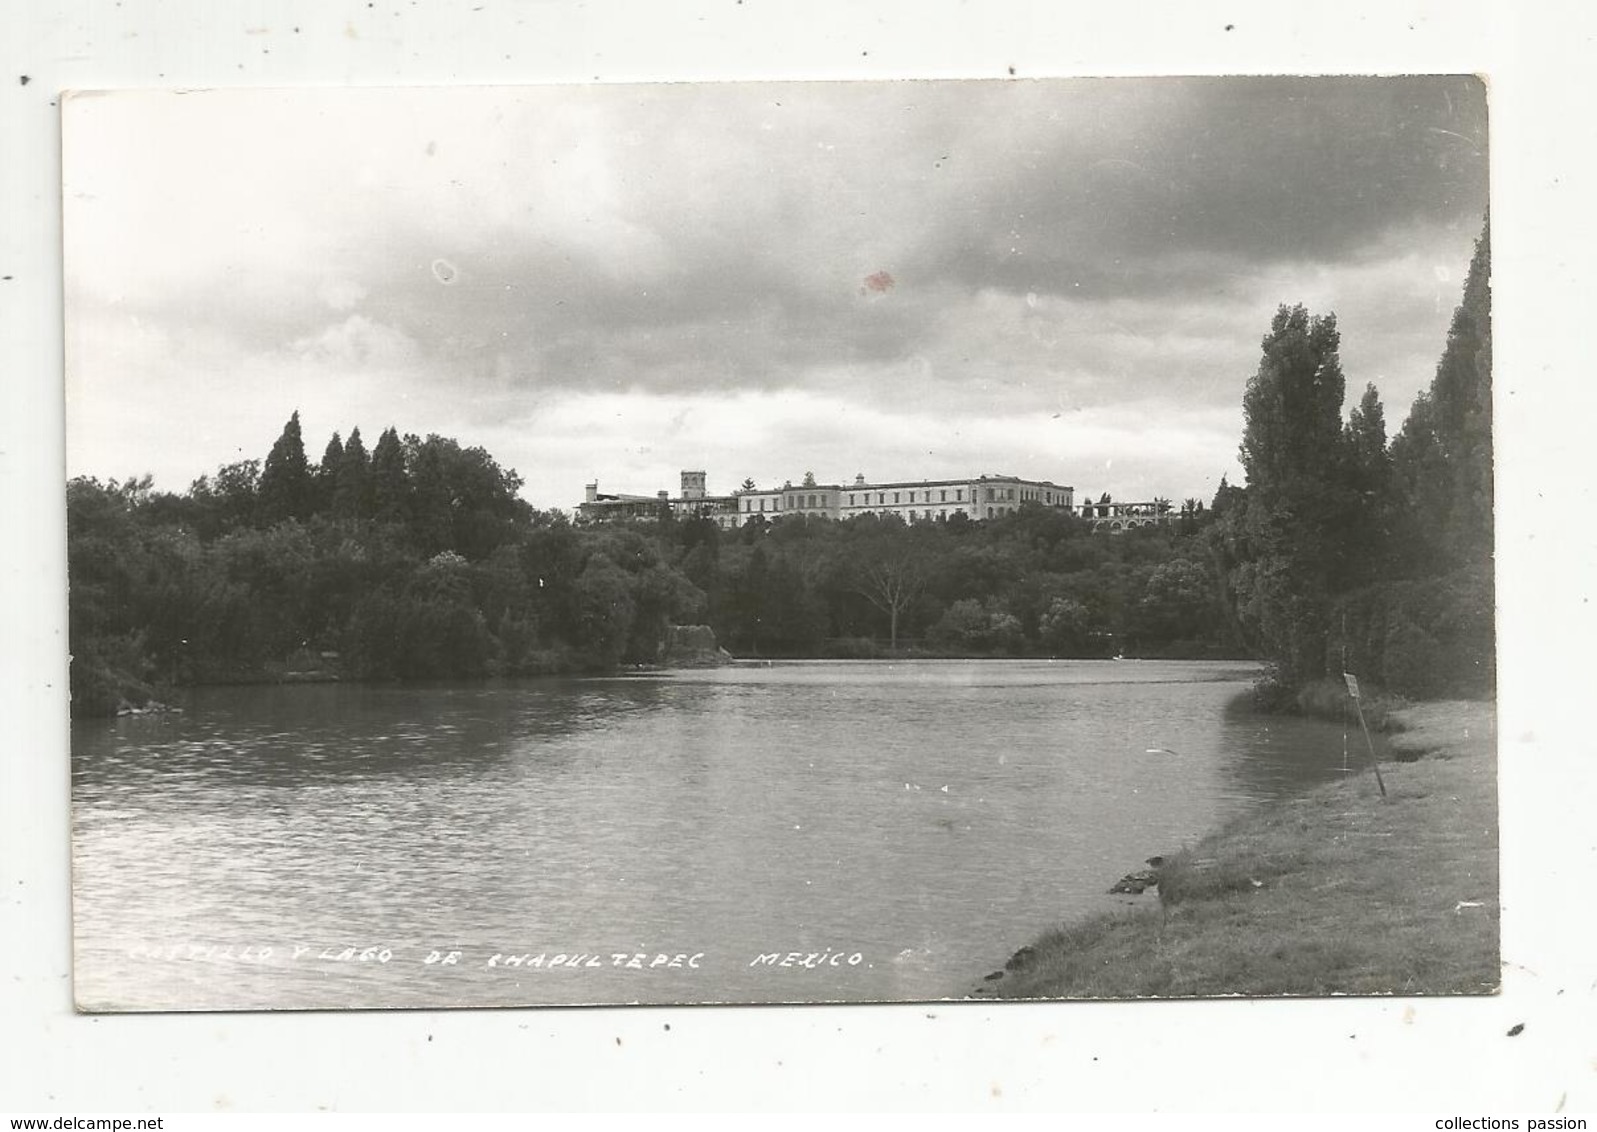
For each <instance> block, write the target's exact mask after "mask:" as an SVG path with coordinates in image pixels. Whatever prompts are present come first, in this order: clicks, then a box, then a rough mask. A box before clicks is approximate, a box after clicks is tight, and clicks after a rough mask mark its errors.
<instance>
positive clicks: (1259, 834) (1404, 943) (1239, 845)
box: [968, 701, 1501, 1001]
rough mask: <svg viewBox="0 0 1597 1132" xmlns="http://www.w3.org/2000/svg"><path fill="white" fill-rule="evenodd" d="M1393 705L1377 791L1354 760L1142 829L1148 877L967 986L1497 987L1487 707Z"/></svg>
mask: <svg viewBox="0 0 1597 1132" xmlns="http://www.w3.org/2000/svg"><path fill="white" fill-rule="evenodd" d="M1393 722H1395V723H1396V724H1397V725H1398V726H1399V727H1400V728H1401V730H1400V731H1399V733H1398V734H1396V735H1393V736H1391V739H1390V742H1391V747H1392V749H1393V753H1394V754H1395V755H1397V759H1396V760H1394V761H1388V762H1383V763H1382V764H1381V772H1382V774H1383V776H1384V777H1385V779H1386V788H1387V792H1388V795H1389V797H1388V798H1387V800H1385V801H1382V799H1381V796H1380V793H1379V791H1378V789H1377V786H1376V781H1375V778H1374V776H1373V775H1372V774H1370V773H1369V771H1368V769H1367V768H1365V769H1364V770H1363V771H1362V773H1359V774H1357V775H1356V776H1350V777H1349V778H1348V779H1347V780H1344V781H1339V782H1332V783H1328V784H1324V785H1321V786H1316V787H1313V788H1311V789H1309V790H1307V791H1305V792H1303V793H1302V794H1297V795H1293V796H1291V797H1287V798H1281V799H1278V800H1276V801H1273V802H1270V803H1267V804H1265V805H1263V806H1262V807H1260V808H1259V809H1257V810H1255V811H1253V812H1251V813H1249V814H1246V815H1244V816H1243V817H1240V818H1238V819H1236V820H1234V821H1232V822H1230V823H1228V824H1227V825H1225V826H1223V827H1221V828H1220V829H1219V830H1216V831H1215V832H1213V833H1211V834H1209V835H1207V836H1205V837H1204V838H1202V839H1201V840H1199V841H1198V842H1197V843H1195V844H1194V845H1191V846H1189V847H1183V846H1150V847H1149V851H1150V852H1155V853H1160V854H1162V860H1163V864H1162V865H1160V866H1158V867H1156V868H1155V869H1154V872H1155V873H1157V874H1158V876H1159V878H1160V882H1161V884H1160V887H1162V888H1163V889H1164V890H1165V891H1164V893H1163V895H1160V894H1159V893H1158V889H1157V888H1153V887H1150V889H1149V891H1148V893H1147V894H1146V895H1137V896H1122V897H1119V898H1118V902H1117V906H1115V907H1113V908H1110V909H1108V910H1105V911H1103V912H1100V913H1096V914H1093V915H1090V916H1088V917H1087V918H1085V919H1081V920H1076V921H1072V922H1069V923H1065V924H1062V925H1059V926H1056V927H1054V928H1052V929H1050V930H1048V931H1046V932H1044V933H1042V934H1041V935H1040V936H1039V937H1038V938H1037V939H1035V940H1034V941H1033V942H1032V943H1030V944H1028V945H1027V946H1025V947H1022V948H1021V949H1020V950H1019V951H1017V952H1015V954H1014V955H1013V956H1011V957H1010V958H1009V960H1008V962H1007V963H1006V964H1005V966H1004V968H1003V970H1001V971H995V972H993V973H991V974H989V975H987V976H986V977H985V978H983V979H981V980H979V981H978V983H977V985H976V986H975V987H974V988H973V989H972V990H971V991H970V992H969V994H968V997H970V998H972V999H974V1000H976V1001H983V1000H991V999H1021V1000H1024V999H1061V998H1063V999H1072V998H1075V999H1107V998H1116V999H1119V998H1147V997H1159V998H1163V997H1170V998H1208V997H1222V996H1235V995H1244V996H1260V995H1336V994H1402V995H1422V994H1491V993H1495V992H1496V991H1498V990H1499V989H1500V987H1501V968H1500V964H1499V938H1498V919H1499V890H1498V833H1497V763H1496V757H1495V753H1496V718H1495V707H1494V705H1493V704H1491V703H1485V702H1476V701H1454V702H1438V703H1422V704H1415V705H1411V706H1409V707H1406V708H1404V709H1402V710H1400V711H1397V712H1394V713H1393ZM1126 865H1127V867H1128V868H1131V867H1133V865H1134V863H1133V862H1129V861H1128V862H1126ZM1112 879H1113V878H1106V880H1105V884H1106V886H1107V885H1108V883H1109V882H1110V881H1111V880H1112Z"/></svg>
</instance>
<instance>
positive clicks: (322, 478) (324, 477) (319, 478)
mask: <svg viewBox="0 0 1597 1132" xmlns="http://www.w3.org/2000/svg"><path fill="white" fill-rule="evenodd" d="M343 462H344V442H343V441H341V440H340V439H338V433H336V432H335V433H333V438H332V439H331V440H329V441H328V442H327V448H326V450H325V451H324V452H323V453H322V462H321V463H320V464H319V465H317V468H316V473H315V475H314V477H313V479H314V480H315V485H316V510H317V511H330V510H332V507H333V492H334V489H335V488H336V487H337V484H338V469H339V465H341V464H342V463H343Z"/></svg>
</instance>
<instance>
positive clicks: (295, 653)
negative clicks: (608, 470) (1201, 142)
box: [67, 234, 1495, 714]
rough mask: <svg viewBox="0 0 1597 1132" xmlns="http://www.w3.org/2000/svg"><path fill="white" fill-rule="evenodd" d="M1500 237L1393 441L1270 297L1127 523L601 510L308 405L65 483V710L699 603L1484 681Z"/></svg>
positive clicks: (1309, 321) (562, 657)
mask: <svg viewBox="0 0 1597 1132" xmlns="http://www.w3.org/2000/svg"><path fill="white" fill-rule="evenodd" d="M1489 262H1490V254H1489V247H1488V242H1487V237H1486V235H1484V234H1483V235H1482V237H1481V239H1480V241H1479V242H1478V244H1477V248H1476V254H1475V257H1474V260H1473V262H1472V264H1471V267H1470V271H1469V276H1468V279H1467V281H1466V285H1465V290H1464V297H1463V302H1462V303H1461V305H1460V306H1459V307H1458V310H1457V312H1456V313H1455V315H1454V318H1453V322H1452V327H1451V329H1450V331H1449V334H1448V339H1447V343H1446V347H1445V350H1444V352H1443V354H1442V357H1441V360H1440V363H1439V364H1438V367H1437V371H1436V374H1435V378H1434V380H1433V381H1432V383H1431V385H1430V387H1429V389H1428V390H1426V391H1425V392H1424V393H1422V394H1421V395H1420V396H1419V398H1418V399H1417V400H1416V401H1415V403H1414V405H1413V407H1412V409H1411V410H1410V412H1409V416H1408V418H1407V420H1406V421H1405V423H1404V424H1403V426H1402V428H1401V429H1400V431H1399V432H1398V434H1397V436H1396V437H1395V438H1392V439H1391V440H1390V442H1389V441H1388V438H1387V435H1386V424H1385V415H1384V409H1383V407H1382V405H1381V401H1380V397H1379V394H1378V392H1377V390H1376V389H1375V387H1374V386H1373V385H1370V386H1367V387H1366V389H1365V390H1364V392H1363V395H1362V396H1361V398H1360V399H1359V401H1358V403H1357V405H1355V406H1353V407H1352V409H1351V410H1350V411H1348V412H1347V414H1346V417H1345V418H1344V401H1345V395H1346V389H1345V385H1346V382H1345V378H1344V376H1343V374H1342V369H1341V362H1340V359H1339V347H1340V337H1339V332H1338V329H1337V325H1336V319H1335V316H1334V315H1331V314H1326V315H1323V316H1317V315H1313V314H1310V313H1309V312H1308V311H1306V310H1305V309H1303V308H1302V307H1285V306H1283V307H1282V308H1280V310H1279V311H1278V312H1277V313H1276V315H1275V317H1274V319H1273V320H1272V323H1271V326H1270V329H1269V333H1268V334H1267V335H1266V336H1265V338H1264V340H1263V343H1262V350H1261V360H1260V363H1259V367H1258V370H1257V372H1256V373H1255V374H1254V375H1253V377H1252V378H1251V380H1249V382H1248V384H1247V388H1246V391H1245V393H1244V398H1243V410H1244V418H1245V427H1244V433H1243V437H1242V445H1241V453H1240V455H1241V463H1242V467H1243V469H1244V471H1245V472H1246V484H1245V485H1244V486H1233V485H1230V484H1227V483H1225V482H1224V481H1222V483H1221V485H1220V489H1219V491H1218V492H1217V493H1216V495H1215V497H1214V499H1213V501H1212V503H1211V504H1210V505H1209V506H1207V507H1205V506H1204V505H1203V504H1202V503H1201V502H1199V501H1197V500H1191V499H1189V500H1187V501H1186V503H1185V504H1184V505H1183V506H1182V507H1181V508H1180V510H1179V512H1176V511H1174V510H1173V509H1172V510H1171V512H1170V514H1169V515H1168V516H1167V519H1166V521H1164V522H1161V523H1159V524H1157V525H1152V526H1148V527H1143V528H1139V529H1134V530H1130V531H1126V532H1124V533H1122V534H1118V535H1109V534H1105V533H1094V532H1093V530H1092V529H1091V526H1090V524H1088V523H1087V522H1086V521H1085V520H1083V519H1081V518H1079V517H1077V516H1075V515H1073V514H1071V513H1069V512H1068V511H1064V510H1059V509H1054V508H1049V507H1045V506H1042V505H1040V504H1028V505H1026V506H1023V507H1022V508H1021V509H1020V510H1019V511H1018V512H1016V513H1014V514H1011V515H1005V516H1002V517H999V518H995V519H991V520H982V521H977V520H971V519H967V518H965V517H964V516H954V517H952V518H950V519H948V520H946V521H938V522H918V523H910V524H906V523H905V522H904V521H903V520H901V519H899V518H897V517H895V516H877V515H865V516H860V517H857V518H853V519H850V520H847V521H842V522H836V521H832V520H829V519H824V518H818V517H807V516H800V515H793V516H784V517H782V518H780V519H776V520H775V521H772V522H767V521H765V520H764V519H763V518H762V519H756V520H755V521H754V522H751V523H749V524H747V525H745V526H743V527H740V528H737V529H735V530H722V529H720V528H719V527H717V526H716V525H715V524H714V523H713V522H712V521H710V520H708V519H702V518H680V517H673V516H672V515H671V514H670V513H669V511H664V512H662V514H661V515H660V516H659V518H658V520H657V521H654V522H637V523H627V524H603V525H588V524H584V523H582V522H580V521H574V520H573V519H572V518H570V517H569V516H567V515H565V514H563V513H561V512H559V511H539V510H536V509H534V508H532V507H531V506H529V505H528V504H527V503H525V502H524V501H523V500H521V499H520V498H519V496H518V494H517V493H518V491H519V489H520V487H521V479H520V477H519V476H517V475H516V473H515V472H514V471H512V470H509V469H506V468H502V467H501V466H500V465H499V464H498V463H497V461H495V460H494V458H493V457H492V456H491V455H489V454H488V453H487V452H486V451H484V450H483V449H481V448H476V447H464V446H462V445H461V444H460V443H458V442H457V441H455V440H452V439H449V438H446V437H440V436H436V435H430V436H427V437H425V438H422V437H419V436H416V435H406V436H400V435H399V433H398V432H397V431H396V429H394V428H393V427H388V428H386V429H385V430H384V431H383V432H382V433H381V434H380V435H379V437H378V440H377V443H376V444H375V445H374V446H373V447H372V448H371V449H370V451H368V450H367V448H366V444H365V442H364V440H363V438H362V436H361V432H360V429H359V428H355V429H352V430H351V431H350V433H349V435H348V437H347V439H346V438H343V437H341V436H340V435H338V434H336V433H335V434H334V435H333V436H332V437H331V438H330V439H329V440H328V442H327V444H326V446H325V448H324V449H323V451H322V455H321V458H320V460H318V461H316V462H314V463H313V462H312V461H311V460H309V459H308V458H307V455H306V450H305V443H304V438H303V436H302V433H301V427H300V421H299V414H298V413H297V412H296V413H294V414H293V415H292V416H291V417H290V418H289V420H288V421H287V423H286V424H285V425H284V427H283V429H282V431H281V433H280V435H279V436H278V437H277V439H276V441H275V442H274V443H273V444H272V446H271V448H270V450H269V451H268V453H267V455H266V456H265V458H264V460H256V459H250V460H243V461H239V462H236V463H233V464H229V465H226V466H224V467H222V468H220V469H218V470H217V471H216V472H215V473H214V474H212V475H206V476H201V477H200V478H199V479H197V480H196V481H195V482H194V483H193V484H192V485H191V486H190V488H189V489H188V490H187V491H186V492H181V493H165V492H157V491H155V490H153V489H152V485H151V481H150V478H149V477H148V476H144V477H142V478H141V477H134V478H130V479H128V480H124V481H118V480H114V479H113V480H110V481H109V482H104V483H102V482H100V481H99V480H96V479H92V478H78V479H74V480H72V481H71V483H69V485H68V488H67V504H68V506H67V523H68V531H67V533H68V567H69V577H70V585H71V591H70V619H69V631H70V642H71V644H70V647H71V652H72V664H71V683H72V694H73V705H74V711H75V712H77V713H79V714H96V713H106V712H112V711H115V710H117V709H118V707H119V706H121V705H125V704H133V705H137V704H139V703H142V702H145V701H147V700H149V699H150V698H151V697H152V696H154V695H156V694H157V693H158V692H159V690H160V689H161V688H163V687H169V686H174V685H185V684H194V683H206V682H231V681H254V680H271V679H300V678H303V679H321V678H330V677H333V676H338V677H343V678H351V679H440V678H475V677H481V676H489V675H506V676H516V675H531V674H542V673H556V672H584V671H608V670H613V669H615V668H616V667H617V666H620V665H626V664H647V663H652V662H654V661H655V660H657V659H658V657H659V652H660V647H661V642H662V641H663V640H664V639H665V637H666V635H667V628H668V627H669V626H670V625H672V624H698V623H704V624H708V625H710V626H711V627H712V628H713V629H714V631H715V633H716V636H717V638H718V640H719V641H720V642H721V643H722V644H723V645H724V646H725V647H727V648H728V649H730V650H731V651H732V652H733V653H734V654H738V655H747V656H781V657H814V656H832V657H874V656H886V655H906V654H907V655H924V656H1057V657H1098V656H1112V655H1117V654H1125V655H1128V656H1163V657H1220V656H1237V657H1241V656H1252V657H1258V658H1262V659H1264V660H1266V661H1268V662H1269V664H1270V666H1271V670H1272V673H1273V679H1274V687H1276V688H1279V689H1280V690H1282V691H1283V692H1286V693H1292V692H1296V691H1298V690H1300V689H1302V688H1304V687H1306V686H1311V685H1313V684H1314V683H1315V682H1316V681H1319V680H1323V679H1325V678H1326V677H1327V676H1334V675H1335V674H1336V673H1338V672H1341V671H1353V672H1356V673H1358V674H1359V675H1360V676H1361V677H1362V678H1363V679H1365V680H1367V681H1369V682H1370V683H1373V684H1376V685H1380V686H1384V687H1386V688H1388V689H1391V690H1392V691H1395V692H1398V693H1401V694H1405V695H1411V696H1436V695H1443V694H1477V693H1480V692H1483V691H1486V690H1489V689H1490V687H1491V686H1492V682H1493V677H1494V668H1493V656H1494V646H1495V635H1494V631H1493V619H1492V613H1493V581H1492V569H1491V563H1492V444H1491V330H1490V294H1489ZM1104 498H1105V501H1107V498H1108V497H1107V496H1105V497H1104Z"/></svg>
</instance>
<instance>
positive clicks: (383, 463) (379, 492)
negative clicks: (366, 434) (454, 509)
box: [371, 425, 410, 523]
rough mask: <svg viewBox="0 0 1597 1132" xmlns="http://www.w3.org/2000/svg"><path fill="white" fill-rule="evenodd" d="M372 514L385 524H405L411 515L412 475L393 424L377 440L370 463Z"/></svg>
mask: <svg viewBox="0 0 1597 1132" xmlns="http://www.w3.org/2000/svg"><path fill="white" fill-rule="evenodd" d="M371 492H372V513H373V514H374V515H375V516H376V517H377V518H378V519H381V520H383V521H384V522H391V523H402V522H404V521H405V520H406V519H407V518H408V517H409V514H410V476H409V474H408V473H407V472H406V470H405V449H404V447H403V445H401V444H400V442H399V433H398V431H397V430H395V428H394V427H393V426H392V425H390V426H389V427H388V428H386V429H384V430H383V434H382V435H381V436H379V437H378V438H377V447H376V448H375V449H373V450H372V461H371Z"/></svg>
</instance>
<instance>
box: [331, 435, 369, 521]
mask: <svg viewBox="0 0 1597 1132" xmlns="http://www.w3.org/2000/svg"><path fill="white" fill-rule="evenodd" d="M371 512H372V492H371V476H370V461H369V460H368V459H367V456H366V445H365V444H364V443H363V442H362V441H361V438H360V428H359V427H358V426H357V427H356V428H355V429H354V430H353V431H352V432H351V433H350V434H349V443H348V444H346V445H344V457H343V459H342V460H340V461H339V463H338V479H337V482H336V485H335V487H334V489H333V514H334V515H336V516H338V517H339V518H340V519H364V518H367V517H369V516H370V515H371Z"/></svg>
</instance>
